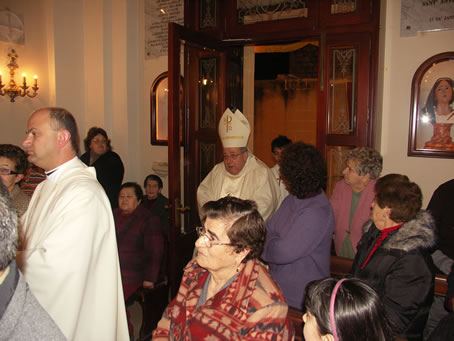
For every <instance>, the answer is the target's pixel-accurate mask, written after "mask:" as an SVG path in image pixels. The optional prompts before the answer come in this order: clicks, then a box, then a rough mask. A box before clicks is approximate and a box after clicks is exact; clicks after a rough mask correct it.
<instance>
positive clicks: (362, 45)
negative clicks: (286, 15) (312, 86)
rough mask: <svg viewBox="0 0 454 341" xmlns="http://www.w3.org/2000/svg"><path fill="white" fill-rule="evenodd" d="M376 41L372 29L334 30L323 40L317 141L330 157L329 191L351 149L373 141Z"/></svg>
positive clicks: (340, 174)
mask: <svg viewBox="0 0 454 341" xmlns="http://www.w3.org/2000/svg"><path fill="white" fill-rule="evenodd" d="M322 40H324V39H322ZM372 44H373V42H372V36H371V35H370V34H369V33H351V34H348V35H344V34H342V35H341V34H339V35H335V34H331V35H328V36H327V37H326V41H322V48H321V51H322V53H321V59H320V66H321V68H320V95H319V120H318V122H317V131H318V136H317V139H318V142H317V145H318V146H319V147H320V149H321V151H322V152H323V154H324V155H325V157H326V161H327V167H328V188H327V192H328V194H330V193H331V191H332V188H333V187H334V185H335V183H336V182H337V181H339V180H340V179H341V178H342V170H343V169H344V168H345V158H346V154H347V152H348V150H350V149H352V148H354V147H360V146H371V145H372V141H373V134H372V131H373V130H372V127H373V120H372V119H371V117H373V116H374V115H373V108H374V106H373V98H374V96H373V89H374V83H375V79H374V78H373V77H372V76H371V75H373V74H374V72H373V70H372V66H371V65H373V63H372V54H371V46H372Z"/></svg>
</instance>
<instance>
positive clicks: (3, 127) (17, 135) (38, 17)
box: [0, 0, 50, 145]
mask: <svg viewBox="0 0 454 341" xmlns="http://www.w3.org/2000/svg"><path fill="white" fill-rule="evenodd" d="M0 5H1V8H2V9H4V8H9V9H10V10H12V11H13V12H15V13H16V14H20V15H22V17H23V19H24V22H25V26H24V31H25V44H24V45H18V44H13V43H6V42H3V41H0V72H1V73H2V82H3V84H6V83H7V82H9V79H10V77H9V70H8V68H7V66H6V65H7V64H8V63H9V58H8V56H7V55H8V51H9V48H14V49H15V50H16V52H17V53H18V55H19V58H18V59H17V63H18V65H19V69H17V70H16V75H15V81H16V83H21V82H22V77H21V74H22V73H26V74H27V78H28V80H29V81H30V82H32V77H33V75H34V74H37V75H38V77H39V79H38V81H39V83H38V86H39V88H40V89H39V90H38V96H37V97H35V98H33V99H31V98H28V97H25V98H22V97H19V98H17V97H16V99H15V102H14V103H11V102H10V99H9V97H8V96H1V97H0V115H1V121H0V122H1V123H0V143H13V144H16V145H20V144H21V142H22V139H23V138H24V136H25V133H24V132H25V128H26V121H27V118H28V115H29V113H30V112H31V111H33V110H35V109H37V108H39V107H42V106H44V105H48V103H49V101H50V98H49V77H48V74H49V65H48V49H47V33H46V28H47V24H46V19H47V16H48V13H47V11H46V8H45V4H44V1H24V0H2V1H1V2H0ZM37 27H38V28H40V29H36V28H37Z"/></svg>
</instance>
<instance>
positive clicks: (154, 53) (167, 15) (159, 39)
mask: <svg viewBox="0 0 454 341" xmlns="http://www.w3.org/2000/svg"><path fill="white" fill-rule="evenodd" d="M169 22H174V23H177V24H180V25H184V0H145V59H150V58H155V57H160V56H166V55H167V43H168V35H167V31H168V24H169Z"/></svg>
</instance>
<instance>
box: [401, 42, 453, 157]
mask: <svg viewBox="0 0 454 341" xmlns="http://www.w3.org/2000/svg"><path fill="white" fill-rule="evenodd" d="M453 102H454V51H450V52H444V53H440V54H437V55H435V56H432V57H431V58H429V59H427V60H426V61H425V62H424V63H422V64H421V66H420V67H419V68H418V69H417V70H416V72H415V74H414V76H413V81H412V85H411V102H410V127H409V128H410V129H409V135H408V156H421V157H440V158H454V142H453V131H452V130H453V129H452V127H453V125H454V103H453Z"/></svg>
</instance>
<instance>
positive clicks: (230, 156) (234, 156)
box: [224, 152, 246, 161]
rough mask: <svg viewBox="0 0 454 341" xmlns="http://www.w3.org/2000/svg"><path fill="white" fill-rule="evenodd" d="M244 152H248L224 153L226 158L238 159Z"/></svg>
mask: <svg viewBox="0 0 454 341" xmlns="http://www.w3.org/2000/svg"><path fill="white" fill-rule="evenodd" d="M243 153H246V152H241V153H238V154H228V155H227V154H226V155H224V160H228V159H232V160H233V161H235V160H236V159H238V156H240V155H241V154H243Z"/></svg>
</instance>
